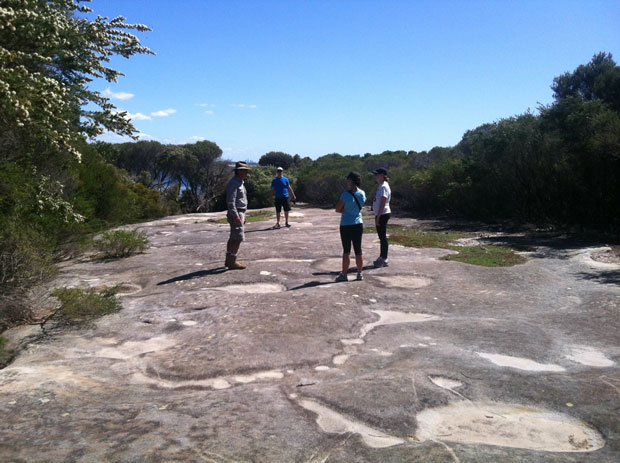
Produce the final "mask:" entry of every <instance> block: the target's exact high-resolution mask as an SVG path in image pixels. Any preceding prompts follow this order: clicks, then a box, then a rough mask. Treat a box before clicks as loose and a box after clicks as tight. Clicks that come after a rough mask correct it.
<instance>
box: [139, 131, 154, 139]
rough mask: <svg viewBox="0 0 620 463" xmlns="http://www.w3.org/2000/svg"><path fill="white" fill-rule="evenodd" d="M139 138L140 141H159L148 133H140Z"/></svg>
mask: <svg viewBox="0 0 620 463" xmlns="http://www.w3.org/2000/svg"><path fill="white" fill-rule="evenodd" d="M137 137H138V138H139V139H140V140H157V138H156V137H154V136H153V135H149V134H148V133H144V132H140V133H139V134H138V135H137Z"/></svg>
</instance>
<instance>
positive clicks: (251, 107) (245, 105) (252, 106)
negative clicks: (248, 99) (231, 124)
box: [232, 103, 258, 109]
mask: <svg viewBox="0 0 620 463" xmlns="http://www.w3.org/2000/svg"><path fill="white" fill-rule="evenodd" d="M232 107H233V108H250V109H256V108H258V106H256V105H255V104H244V103H237V104H233V105H232Z"/></svg>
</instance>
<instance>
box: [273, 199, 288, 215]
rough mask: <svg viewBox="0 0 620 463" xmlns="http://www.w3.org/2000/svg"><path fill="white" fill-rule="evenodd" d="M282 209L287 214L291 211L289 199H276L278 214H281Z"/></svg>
mask: <svg viewBox="0 0 620 463" xmlns="http://www.w3.org/2000/svg"><path fill="white" fill-rule="evenodd" d="M282 208H284V210H285V211H286V212H288V211H290V210H291V205H290V203H289V202H288V197H284V198H276V212H278V213H280V211H281V210H282Z"/></svg>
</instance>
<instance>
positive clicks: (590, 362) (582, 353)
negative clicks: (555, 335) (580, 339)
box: [566, 346, 615, 368]
mask: <svg viewBox="0 0 620 463" xmlns="http://www.w3.org/2000/svg"><path fill="white" fill-rule="evenodd" d="M566 358H567V359H569V360H572V361H573V362H577V363H580V364H582V365H587V366H590V367H600V368H604V367H611V366H614V365H615V363H614V362H613V360H610V359H608V358H607V357H605V354H603V353H602V352H600V351H598V350H596V349H595V348H593V347H588V346H572V347H571V353H570V355H567V356H566Z"/></svg>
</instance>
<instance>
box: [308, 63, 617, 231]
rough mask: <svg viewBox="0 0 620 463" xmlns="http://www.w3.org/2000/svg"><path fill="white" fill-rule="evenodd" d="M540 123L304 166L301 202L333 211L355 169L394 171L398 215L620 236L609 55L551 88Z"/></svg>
mask: <svg viewBox="0 0 620 463" xmlns="http://www.w3.org/2000/svg"><path fill="white" fill-rule="evenodd" d="M552 89H553V91H554V97H555V102H554V103H553V104H551V105H549V106H544V107H540V108H539V110H538V114H532V113H529V112H528V113H525V114H522V115H518V116H514V117H510V118H506V119H501V120H499V121H496V122H493V123H488V124H484V125H481V126H480V127H477V128H475V129H473V130H470V131H468V132H466V133H465V134H464V135H463V138H462V140H461V141H460V142H459V143H458V144H457V145H456V146H454V147H448V148H439V147H437V148H433V149H432V150H430V151H429V152H421V153H416V152H412V151H409V152H404V151H395V152H384V153H382V154H379V155H369V154H366V155H364V156H341V155H339V154H328V155H326V156H323V157H320V158H318V159H317V160H315V161H307V160H302V163H301V170H300V172H299V184H298V191H299V196H300V197H301V198H302V199H303V200H305V201H309V202H313V203H316V204H321V205H333V204H334V203H335V201H336V200H337V197H338V194H339V191H341V190H342V189H343V188H344V177H345V175H346V173H347V172H348V171H350V170H358V171H360V172H362V174H363V175H364V178H363V183H362V188H364V189H366V191H367V193H368V192H372V191H374V189H375V188H374V185H373V183H372V176H370V175H369V174H368V171H369V170H371V169H373V168H375V167H378V166H384V167H387V168H388V169H390V171H391V186H392V189H393V194H394V195H393V202H394V205H395V206H396V209H400V210H404V211H407V212H410V213H413V214H417V215H420V214H433V215H450V216H459V217H467V218H477V219H486V220H492V219H513V220H518V221H533V222H541V223H556V224H562V225H580V226H588V227H596V228H602V229H608V230H610V229H611V230H618V229H620V104H619V101H620V67H618V66H617V65H616V63H615V62H614V61H613V59H612V56H611V55H610V54H605V53H601V54H598V55H595V56H594V57H593V59H592V61H591V62H590V63H588V64H587V65H583V66H579V67H578V68H577V69H576V70H575V71H573V72H572V73H566V74H564V75H562V76H560V77H557V78H556V79H554V82H553V85H552Z"/></svg>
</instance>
